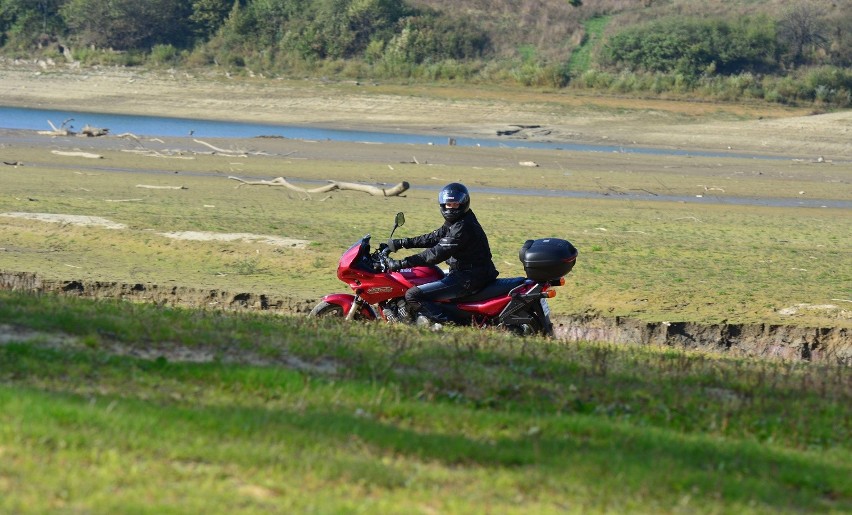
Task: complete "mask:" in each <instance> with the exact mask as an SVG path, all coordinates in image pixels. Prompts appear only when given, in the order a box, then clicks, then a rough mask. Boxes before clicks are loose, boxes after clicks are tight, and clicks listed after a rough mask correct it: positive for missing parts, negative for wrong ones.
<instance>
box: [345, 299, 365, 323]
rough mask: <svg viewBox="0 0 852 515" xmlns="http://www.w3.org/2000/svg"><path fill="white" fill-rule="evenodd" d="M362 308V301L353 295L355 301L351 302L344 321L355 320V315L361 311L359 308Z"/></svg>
mask: <svg viewBox="0 0 852 515" xmlns="http://www.w3.org/2000/svg"><path fill="white" fill-rule="evenodd" d="M363 306H364V299H362V298H361V297H360V296H358V295H355V299H354V300H353V301H352V305H351V306H349V312H348V313H346V320H355V315H357V314H358V312H359V311H361V307H363Z"/></svg>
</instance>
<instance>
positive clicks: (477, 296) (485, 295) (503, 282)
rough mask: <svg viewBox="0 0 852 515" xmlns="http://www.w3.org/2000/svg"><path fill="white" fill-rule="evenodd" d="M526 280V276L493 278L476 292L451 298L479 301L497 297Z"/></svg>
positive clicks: (460, 301)
mask: <svg viewBox="0 0 852 515" xmlns="http://www.w3.org/2000/svg"><path fill="white" fill-rule="evenodd" d="M526 280H527V278H526V277H510V278H508V279H495V280H494V281H493V282H491V283H489V284H488V285H487V286H486V287H485V288H482V289H481V290H479V291H478V292H476V293H473V294H471V295H468V296H466V297H459V298H456V299H453V302H454V303H459V304H461V303H466V302H479V301H481V300H487V299H493V298H494V297H499V296H501V295H506V294H507V293H509V292H510V291H512V288H516V287H517V286H520V285H521V284H524V282H525V281H526Z"/></svg>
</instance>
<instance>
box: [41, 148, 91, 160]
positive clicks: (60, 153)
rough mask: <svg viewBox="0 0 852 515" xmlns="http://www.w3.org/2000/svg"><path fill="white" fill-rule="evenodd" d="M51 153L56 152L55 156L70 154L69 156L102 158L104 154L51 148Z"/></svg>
mask: <svg viewBox="0 0 852 515" xmlns="http://www.w3.org/2000/svg"><path fill="white" fill-rule="evenodd" d="M50 152H51V153H52V154H56V155H57V156H71V157H85V158H88V159H103V158H104V156H102V155H100V154H92V153H90V152H64V151H62V150H51V151H50Z"/></svg>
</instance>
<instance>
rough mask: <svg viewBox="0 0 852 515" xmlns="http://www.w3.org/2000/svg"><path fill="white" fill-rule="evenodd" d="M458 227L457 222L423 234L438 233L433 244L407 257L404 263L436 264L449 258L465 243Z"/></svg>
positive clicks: (411, 264) (410, 264)
mask: <svg viewBox="0 0 852 515" xmlns="http://www.w3.org/2000/svg"><path fill="white" fill-rule="evenodd" d="M458 229H459V227H458V224H454V225H452V226H450V227H446V226H442V227H441V228H440V229H438V230H437V231H434V232H432V233H430V234H428V235H424V236H432V235H436V234H438V233H440V234H439V238H438V240H437V242H436V243H435V244H434V245H433V246H431V247H429V248H427V249H426V250H424V251H423V252H421V253H419V254H415V255H413V256H409V257H407V258H406V263H407V264H408V265H409V266H422V265H437V264H438V263H442V262H444V261H446V260H448V259H450V258H451V257H453V254H455V253H456V251H457V250H458V249H459V247H461V246H462V245H464V243H465V239H464V238H463V237H462V234H461V232H460V231H459V230H458Z"/></svg>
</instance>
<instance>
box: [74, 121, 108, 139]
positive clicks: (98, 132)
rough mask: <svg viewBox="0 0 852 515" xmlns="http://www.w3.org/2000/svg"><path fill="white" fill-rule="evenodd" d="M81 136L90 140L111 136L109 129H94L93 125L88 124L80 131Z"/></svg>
mask: <svg viewBox="0 0 852 515" xmlns="http://www.w3.org/2000/svg"><path fill="white" fill-rule="evenodd" d="M80 134H82V135H83V136H88V137H90V138H96V137H98V136H106V135H107V134H109V129H101V128H99V127H92V126H91V125H89V124H86V126H85V127H83V130H81V131H80Z"/></svg>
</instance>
